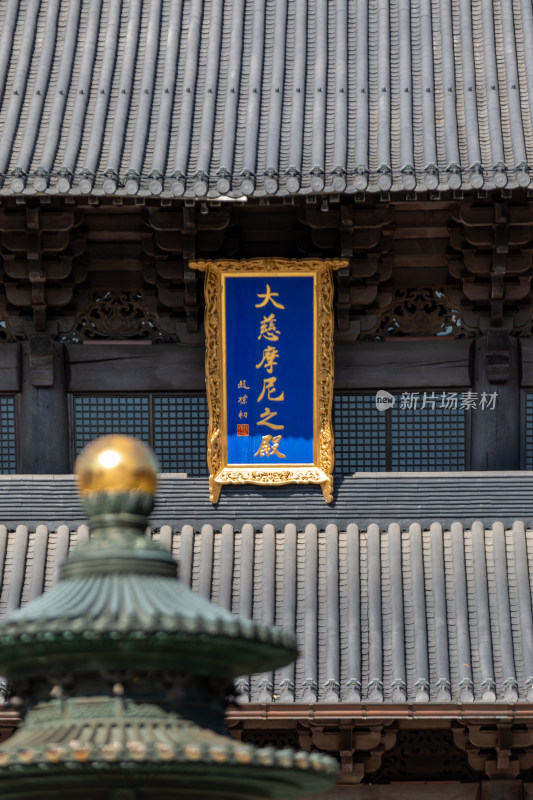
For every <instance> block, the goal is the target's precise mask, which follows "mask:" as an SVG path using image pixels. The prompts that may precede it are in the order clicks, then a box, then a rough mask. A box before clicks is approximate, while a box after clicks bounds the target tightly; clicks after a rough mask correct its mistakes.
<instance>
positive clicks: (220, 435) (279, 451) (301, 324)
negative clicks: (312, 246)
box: [191, 258, 347, 503]
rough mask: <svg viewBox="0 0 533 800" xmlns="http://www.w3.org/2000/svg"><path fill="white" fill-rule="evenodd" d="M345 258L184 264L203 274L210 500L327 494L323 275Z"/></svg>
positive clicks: (328, 278)
mask: <svg viewBox="0 0 533 800" xmlns="http://www.w3.org/2000/svg"><path fill="white" fill-rule="evenodd" d="M346 265H347V262H346V261H342V260H339V259H336V260H323V261H322V260H318V259H313V260H306V261H292V260H286V259H281V258H267V259H252V260H250V261H193V262H191V267H192V268H193V269H200V270H203V271H205V272H206V280H205V297H206V316H205V330H206V384H207V398H208V402H209V441H208V451H207V458H208V463H209V474H210V478H209V485H210V497H211V500H212V502H214V503H216V502H217V501H218V498H219V495H220V489H221V487H222V485H223V484H225V483H234V484H235V483H237V484H244V483H255V484H262V485H272V486H275V485H283V484H287V483H319V484H320V485H321V486H322V491H323V493H324V497H325V499H326V501H327V502H330V501H331V500H332V498H333V494H332V490H333V482H332V470H333V433H332V430H331V407H332V402H333V280H332V275H331V273H332V270H333V269H338V268H339V267H344V266H346Z"/></svg>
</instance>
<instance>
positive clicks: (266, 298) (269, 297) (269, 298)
mask: <svg viewBox="0 0 533 800" xmlns="http://www.w3.org/2000/svg"><path fill="white" fill-rule="evenodd" d="M257 296H258V297H262V298H263V300H262V302H261V303H256V304H255V307H256V308H262V307H263V306H266V304H267V303H268V302H270V303H272V305H273V306H275V307H276V308H285V306H282V305H281V303H277V302H276V301H275V300H274V297H279V292H273V291H272V290H271V288H270V286H269V285H268V283H267V285H266V292H265V293H264V294H258V295H257Z"/></svg>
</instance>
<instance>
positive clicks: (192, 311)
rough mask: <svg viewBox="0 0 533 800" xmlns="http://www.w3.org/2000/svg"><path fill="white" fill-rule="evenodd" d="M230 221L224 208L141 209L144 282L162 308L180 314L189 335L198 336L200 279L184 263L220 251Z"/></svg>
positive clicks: (198, 274) (199, 323)
mask: <svg viewBox="0 0 533 800" xmlns="http://www.w3.org/2000/svg"><path fill="white" fill-rule="evenodd" d="M206 209H207V206H206ZM230 219H231V212H230V210H229V209H226V208H222V209H218V210H213V209H211V210H209V211H208V212H207V213H202V210H201V209H200V208H199V207H198V206H197V205H194V206H183V207H182V208H181V209H170V210H166V209H161V208H145V209H144V223H145V225H146V229H147V232H146V235H145V236H144V237H143V250H144V253H145V254H146V258H145V259H144V263H143V275H144V279H145V280H146V281H147V282H148V283H151V284H153V285H155V286H156V289H157V294H158V299H159V302H160V303H162V305H164V306H166V307H167V308H171V309H172V310H173V311H181V312H182V313H183V314H184V317H185V330H186V332H187V333H189V334H196V333H198V332H199V331H200V327H201V317H202V314H201V310H202V308H203V302H202V290H201V286H202V279H203V276H202V275H201V273H198V272H197V271H195V270H191V269H189V267H188V266H187V262H188V261H189V260H190V259H193V258H196V256H197V254H202V255H209V254H210V253H213V252H215V251H220V249H221V247H222V245H223V243H224V235H225V231H226V229H227V228H228V226H229V224H230ZM178 329H179V325H178Z"/></svg>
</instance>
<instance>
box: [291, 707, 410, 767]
mask: <svg viewBox="0 0 533 800" xmlns="http://www.w3.org/2000/svg"><path fill="white" fill-rule="evenodd" d="M298 736H299V744H300V747H301V748H302V750H306V751H307V752H310V751H311V750H319V751H320V752H325V753H331V754H332V755H335V756H338V757H339V758H340V763H341V773H342V778H341V783H361V781H362V780H363V778H364V777H365V775H367V774H369V773H373V772H376V771H377V770H378V769H379V768H380V766H381V759H382V758H383V754H384V753H385V752H386V751H387V750H390V749H391V748H392V747H394V745H395V744H396V732H395V731H394V730H391V729H388V728H387V727H385V726H384V725H383V723H381V722H380V723H375V724H372V723H370V724H368V725H365V726H364V727H358V726H357V725H355V724H354V723H353V722H351V721H350V720H346V721H344V720H342V721H340V722H339V723H338V724H337V725H336V726H334V727H333V726H324V725H318V724H315V723H313V722H307V721H306V722H299V723H298Z"/></svg>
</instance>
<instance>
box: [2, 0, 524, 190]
mask: <svg viewBox="0 0 533 800" xmlns="http://www.w3.org/2000/svg"><path fill="white" fill-rule="evenodd" d="M0 31H1V37H0V131H1V136H0V176H1V177H2V188H1V189H0V193H3V194H8V195H11V194H20V193H24V192H26V193H30V194H31V193H34V192H46V191H49V192H51V193H59V194H67V193H73V194H79V193H81V194H114V193H115V192H116V193H118V194H125V195H135V194H137V193H140V194H148V195H149V194H155V195H159V194H161V196H163V197H164V196H167V197H172V196H181V195H185V196H186V197H199V198H201V197H205V196H207V197H212V198H216V197H218V196H221V195H223V196H228V195H229V196H233V197H243V196H248V195H255V196H264V195H276V194H278V195H287V194H306V193H309V192H314V193H316V192H321V191H326V192H328V193H341V192H344V191H347V192H355V191H364V190H365V189H366V188H367V184H368V191H372V192H376V191H388V190H389V189H390V188H391V187H392V190H402V191H408V192H412V191H419V192H425V191H427V190H429V191H435V190H446V189H447V188H450V189H453V190H457V189H461V188H464V189H466V190H469V189H481V188H488V189H490V188H494V187H498V188H503V187H505V186H506V185H507V186H508V188H513V187H516V186H527V185H529V167H528V165H529V163H533V122H532V112H531V109H532V108H533V103H532V102H531V100H532V98H531V93H532V92H533V62H532V60H531V58H530V57H528V54H530V53H531V52H532V50H533V11H532V7H531V3H529V2H521V3H518V2H515V3H514V4H511V3H510V2H503V3H485V2H483V3H471V2H470V0H440V2H437V3H435V2H433V3H430V2H429V0H411V2H410V3H407V2H402V0H390V2H389V0H387V1H386V2H382V1H381V0H364V2H363V1H362V2H359V0H358V2H354V3H350V2H348V0H334V2H328V3H326V2H324V0H307V1H306V0H295V2H290V3H289V2H287V0H268V2H265V0H225V2H222V0H144V2H143V0H124V1H123V2H122V3H119V2H114V1H113V0H43V2H40V3H39V2H32V0H6V1H5V2H3V3H1V4H0Z"/></svg>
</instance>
